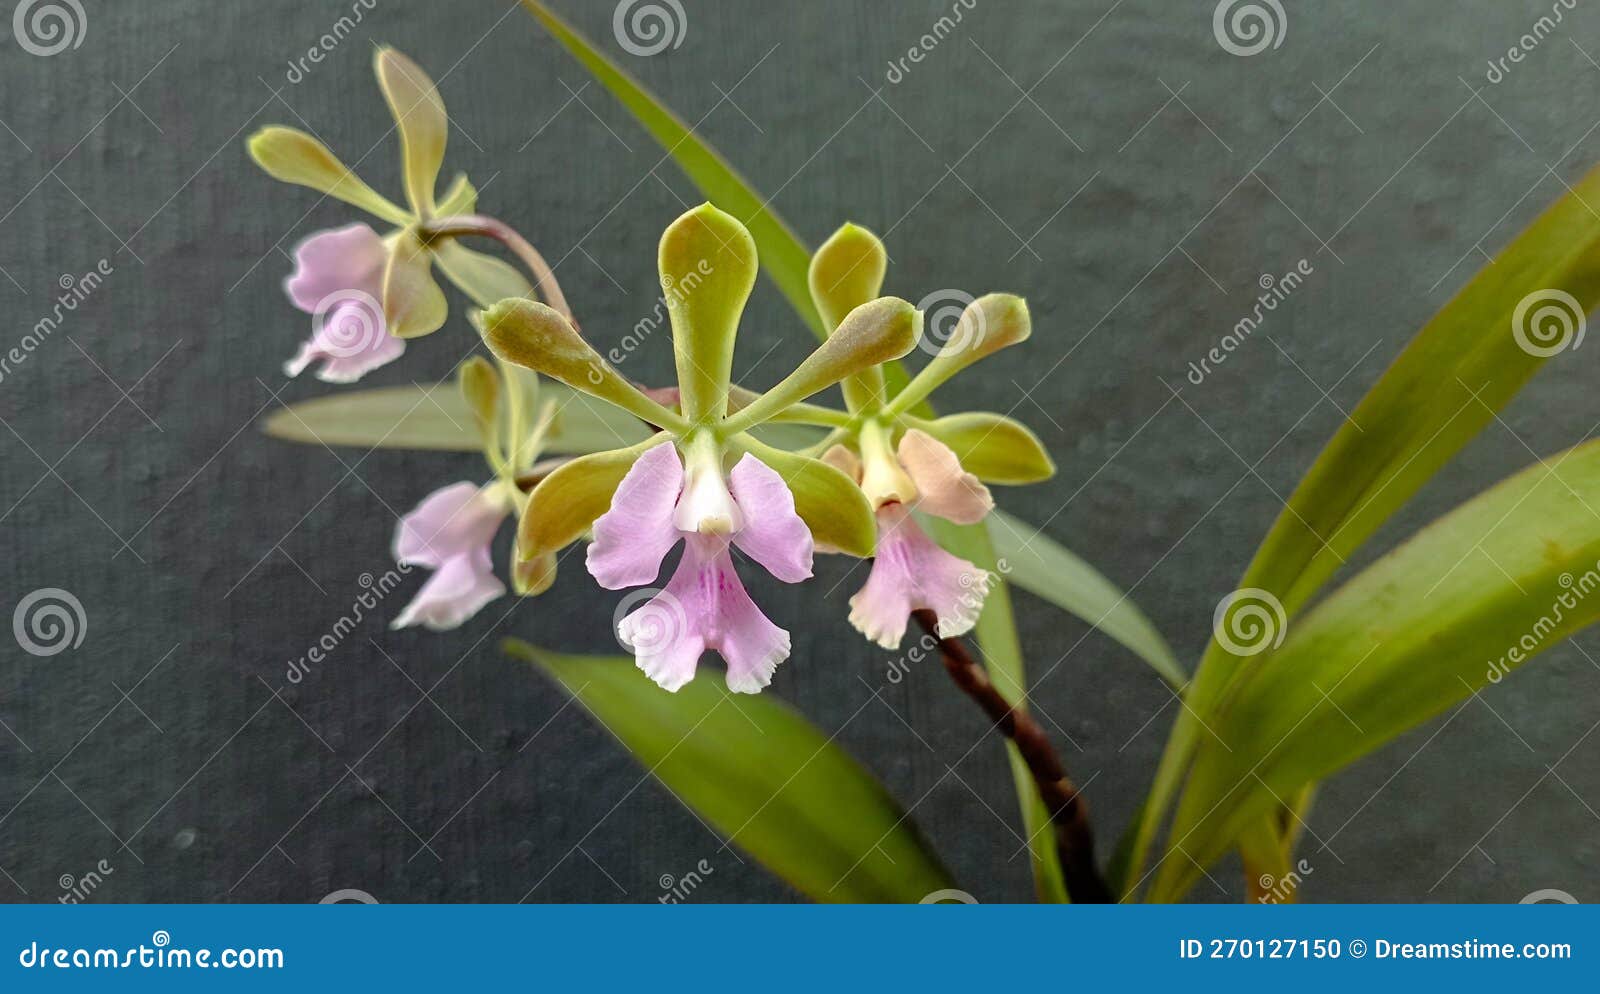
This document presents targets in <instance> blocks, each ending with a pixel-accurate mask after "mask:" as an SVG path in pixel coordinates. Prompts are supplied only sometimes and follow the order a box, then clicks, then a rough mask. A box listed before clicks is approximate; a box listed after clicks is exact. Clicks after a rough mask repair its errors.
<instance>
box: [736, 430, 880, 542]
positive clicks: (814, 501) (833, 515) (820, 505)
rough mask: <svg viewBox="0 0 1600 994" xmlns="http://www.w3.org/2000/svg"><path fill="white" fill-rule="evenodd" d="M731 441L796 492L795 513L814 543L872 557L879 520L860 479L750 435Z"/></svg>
mask: <svg viewBox="0 0 1600 994" xmlns="http://www.w3.org/2000/svg"><path fill="white" fill-rule="evenodd" d="M731 444H732V445H734V446H736V447H739V448H742V449H743V450H744V451H746V452H749V453H750V454H751V455H753V456H755V457H756V458H757V459H759V460H761V461H762V462H764V463H766V464H767V466H768V467H769V468H771V469H772V470H773V471H775V472H776V473H777V474H778V475H779V476H781V477H783V482H784V483H785V484H786V485H787V486H788V487H789V492H790V493H792V494H793V495H794V509H795V513H796V514H798V515H800V520H802V521H804V522H805V523H806V527H807V528H809V529H811V538H812V541H814V542H815V543H816V544H817V545H818V546H820V547H823V548H825V549H828V550H835V551H838V552H843V553H847V554H848V555H852V556H856V557H858V558H862V559H865V558H866V557H868V556H870V555H872V553H873V550H874V549H875V548H876V546H877V541H878V522H877V519H876V518H875V517H874V516H873V514H872V505H871V504H869V503H868V502H867V497H866V495H865V494H863V493H862V492H861V488H860V487H858V486H856V481H855V480H853V479H851V478H850V477H849V476H847V475H845V474H844V473H843V472H841V471H840V470H838V469H836V468H834V467H833V466H830V465H828V464H827V463H825V462H823V461H822V460H821V459H813V458H811V457H810V456H802V455H799V454H798V453H794V452H784V451H783V450H782V449H774V448H773V447H772V446H770V445H763V444H762V443H760V442H758V441H756V440H755V439H754V438H751V437H750V436H749V435H739V436H738V437H736V438H734V439H732V440H731Z"/></svg>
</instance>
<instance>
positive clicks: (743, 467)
mask: <svg viewBox="0 0 1600 994" xmlns="http://www.w3.org/2000/svg"><path fill="white" fill-rule="evenodd" d="M728 483H729V489H730V490H731V491H732V492H733V499H734V501H736V502H737V503H738V505H739V510H740V511H741V512H742V513H743V514H744V527H743V528H741V529H739V531H738V532H736V533H735V534H734V536H733V544H734V545H737V546H738V547H739V549H740V551H742V552H743V553H744V554H745V555H747V556H749V557H750V558H751V559H754V560H755V561H756V562H758V563H760V564H761V565H762V566H765V567H766V569H767V572H768V573H771V574H772V575H773V576H775V577H777V578H778V579H780V580H782V581H783V582H784V583H799V582H800V581H801V580H805V579H809V578H810V576H811V554H812V545H811V529H809V528H807V527H806V523H805V522H804V521H801V520H800V515H798V514H796V513H795V511H794V494H792V493H790V492H789V487H788V485H787V484H786V483H784V482H783V477H781V476H779V475H778V474H777V472H776V471H775V470H774V469H773V468H772V467H770V466H768V465H767V464H766V463H764V462H762V461H761V460H759V459H757V458H756V457H755V456H753V455H751V454H749V453H748V452H747V453H745V455H744V458H742V459H740V460H739V464H738V465H737V466H734V467H733V472H732V473H729V474H728Z"/></svg>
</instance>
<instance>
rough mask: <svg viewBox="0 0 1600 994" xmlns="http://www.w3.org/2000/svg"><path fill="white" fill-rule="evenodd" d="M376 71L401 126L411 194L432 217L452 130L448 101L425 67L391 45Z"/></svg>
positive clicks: (415, 207)
mask: <svg viewBox="0 0 1600 994" xmlns="http://www.w3.org/2000/svg"><path fill="white" fill-rule="evenodd" d="M373 71H374V72H376V73H377V75H378V86H379V87H381V88H382V89H383V96H384V99H385V100H387V101H388V102H389V111H390V112H391V113H392V114H394V122H395V125H396V126H397V127H398V128H399V129H400V145H401V151H402V156H401V164H402V167H403V171H404V172H403V174H404V177H405V185H406V198H407V199H408V200H410V201H411V209H412V210H414V211H416V213H417V214H418V215H420V216H422V217H431V216H432V215H433V212H434V199H433V197H434V187H435V186H437V185H438V183H439V168H440V167H441V166H443V165H444V146H445V140H446V138H447V137H448V135H449V132H450V122H449V119H448V118H447V117H446V116H445V112H444V101H443V100H441V99H440V98H439V90H438V88H437V87H435V86H434V85H433V80H431V79H429V78H428V74H427V73H425V72H423V71H422V67H421V66H419V65H417V64H416V63H415V62H413V61H411V60H410V59H408V58H406V57H405V56H404V55H401V54H400V53H399V52H397V51H395V50H394V49H392V48H380V49H378V52H377V54H376V55H375V56H374V57H373Z"/></svg>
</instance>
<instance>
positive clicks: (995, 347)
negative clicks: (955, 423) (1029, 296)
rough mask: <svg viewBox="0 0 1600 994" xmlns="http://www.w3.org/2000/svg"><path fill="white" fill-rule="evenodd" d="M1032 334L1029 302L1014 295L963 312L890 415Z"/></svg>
mask: <svg viewBox="0 0 1600 994" xmlns="http://www.w3.org/2000/svg"><path fill="white" fill-rule="evenodd" d="M1032 332H1033V323H1032V321H1031V320H1030V319H1029V317H1028V302H1027V301H1025V300H1023V299H1022V298H1021V297H1018V296H1016V295H1014V294H1009V293H990V294H985V295H984V296H982V297H979V298H978V299H977V300H974V301H973V302H972V303H970V304H968V305H967V308H966V310H964V311H962V312H961V318H960V320H958V321H957V322H956V326H955V329H954V330H953V331H951V333H950V337H949V338H948V339H947V340H946V341H945V343H944V345H943V347H941V348H940V349H939V354H938V355H936V356H934V357H933V361H931V362H929V363H928V364H927V365H926V366H924V367H922V371H921V372H920V373H918V374H917V375H916V376H913V377H912V378H911V382H910V383H908V384H906V388H905V389H904V390H902V391H900V392H899V393H898V394H896V395H895V397H894V399H893V400H892V401H890V402H889V408H888V409H889V411H890V412H891V413H893V414H904V413H906V412H907V411H909V410H911V408H913V407H915V406H916V405H917V404H919V403H921V402H922V401H923V400H924V399H925V398H926V397H927V396H928V395H929V394H930V393H933V391H934V390H936V389H938V388H939V386H940V385H941V384H943V383H944V382H945V381H946V380H948V379H949V378H950V377H952V376H954V375H956V374H957V373H959V372H961V370H963V369H966V368H967V367H968V366H970V365H972V364H973V363H975V362H977V361H978V360H979V359H983V358H985V357H986V356H991V355H993V354H994V353H996V352H998V351H1000V350H1001V349H1003V348H1006V347H1007V346H1011V345H1016V344H1017V343H1018V342H1023V341H1026V340H1027V338H1028V336H1029V335H1030V334H1032Z"/></svg>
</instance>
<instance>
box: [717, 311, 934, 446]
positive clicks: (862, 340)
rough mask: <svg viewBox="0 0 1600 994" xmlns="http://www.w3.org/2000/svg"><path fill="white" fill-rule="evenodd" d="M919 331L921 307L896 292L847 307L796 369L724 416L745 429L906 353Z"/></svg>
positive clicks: (729, 427) (729, 426)
mask: <svg viewBox="0 0 1600 994" xmlns="http://www.w3.org/2000/svg"><path fill="white" fill-rule="evenodd" d="M921 330H922V312H921V311H919V310H917V309H916V307H915V306H913V305H912V304H911V303H910V302H908V301H904V300H901V299H900V298H899V297H879V298H878V299H877V300H869V301H868V302H866V303H865V304H862V305H861V306H860V307H857V308H856V309H855V310H853V311H851V312H850V313H849V314H848V315H846V316H845V319H844V320H843V321H842V322H840V324H839V327H838V328H836V329H834V332H833V334H831V335H829V336H828V338H827V340H826V341H824V342H823V343H822V344H821V345H819V346H817V350H816V351H815V352H813V353H811V355H809V356H807V357H806V360H805V361H804V362H802V363H801V364H800V365H799V366H797V367H795V371H794V372H792V373H790V374H789V375H788V376H786V377H784V379H783V380H782V381H781V382H780V383H778V385H777V386H775V387H773V388H772V389H771V390H768V391H767V392H766V393H764V394H762V395H761V396H760V397H758V398H756V399H755V400H753V401H751V402H750V403H749V404H748V405H746V406H745V407H743V408H741V409H740V410H739V412H738V413H737V414H734V415H733V416H732V417H730V418H729V419H728V421H727V430H728V431H744V430H745V429H747V428H750V427H752V426H754V425H758V424H760V423H761V422H762V421H765V420H767V419H768V418H771V417H774V416H775V415H777V414H778V413H780V412H781V411H783V410H784V409H785V408H787V407H788V406H789V405H791V404H794V403H796V402H797V401H801V400H804V399H805V398H807V397H809V396H811V395H812V394H814V393H816V392H817V391H819V390H823V389H825V388H827V387H830V386H832V385H833V384H835V383H838V382H839V381H840V380H842V379H844V378H845V377H846V376H849V375H851V374H852V373H857V372H860V371H861V370H863V369H868V368H870V367H874V366H877V365H879V364H880V363H885V362H888V361H890V360H892V359H898V358H900V357H901V356H903V355H905V354H906V353H907V352H910V351H911V349H912V347H913V346H915V345H916V343H917V335H918V334H920V333H921Z"/></svg>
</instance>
